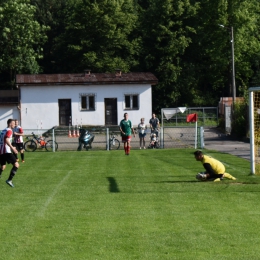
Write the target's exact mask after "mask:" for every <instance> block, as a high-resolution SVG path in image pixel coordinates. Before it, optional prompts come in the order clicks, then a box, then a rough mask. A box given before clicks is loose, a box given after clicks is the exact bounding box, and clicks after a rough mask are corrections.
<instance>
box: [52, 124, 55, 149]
mask: <svg viewBox="0 0 260 260" xmlns="http://www.w3.org/2000/svg"><path fill="white" fill-rule="evenodd" d="M54 138H55V134H54V127H53V128H52V151H53V152H55V143H54Z"/></svg>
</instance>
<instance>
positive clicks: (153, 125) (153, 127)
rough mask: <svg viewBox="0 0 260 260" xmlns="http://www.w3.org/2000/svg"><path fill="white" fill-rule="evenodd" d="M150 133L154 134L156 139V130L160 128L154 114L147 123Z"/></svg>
mask: <svg viewBox="0 0 260 260" xmlns="http://www.w3.org/2000/svg"><path fill="white" fill-rule="evenodd" d="M149 124H150V128H151V132H152V133H155V134H156V137H158V129H159V128H160V121H159V119H158V118H157V117H156V115H155V113H153V114H152V118H151V119H150V121H149Z"/></svg>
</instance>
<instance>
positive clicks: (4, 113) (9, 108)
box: [0, 105, 20, 131]
mask: <svg viewBox="0 0 260 260" xmlns="http://www.w3.org/2000/svg"><path fill="white" fill-rule="evenodd" d="M9 118H13V119H18V120H20V111H19V109H18V108H17V106H16V105H4V106H3V105H1V106H0V131H1V130H3V129H4V128H6V126H7V120H8V119H9Z"/></svg>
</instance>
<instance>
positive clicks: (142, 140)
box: [138, 118, 147, 149]
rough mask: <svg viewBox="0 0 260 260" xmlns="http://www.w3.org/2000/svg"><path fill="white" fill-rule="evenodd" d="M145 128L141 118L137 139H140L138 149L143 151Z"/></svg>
mask: <svg viewBox="0 0 260 260" xmlns="http://www.w3.org/2000/svg"><path fill="white" fill-rule="evenodd" d="M146 129H147V126H146V125H145V123H144V118H141V122H140V123H139V124H138V131H139V138H140V149H142V146H143V148H144V149H145V139H144V138H145V136H146Z"/></svg>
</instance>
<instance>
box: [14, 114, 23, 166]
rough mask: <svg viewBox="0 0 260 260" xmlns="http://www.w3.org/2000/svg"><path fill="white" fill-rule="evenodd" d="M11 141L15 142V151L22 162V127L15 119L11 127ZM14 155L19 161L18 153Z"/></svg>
mask: <svg viewBox="0 0 260 260" xmlns="http://www.w3.org/2000/svg"><path fill="white" fill-rule="evenodd" d="M13 143H14V144H15V147H16V149H17V151H18V152H20V154H21V159H22V162H24V149H23V129H22V127H21V126H20V125H19V122H18V120H17V119H15V127H14V129H13ZM14 156H15V157H16V160H17V161H19V159H18V154H14Z"/></svg>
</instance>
